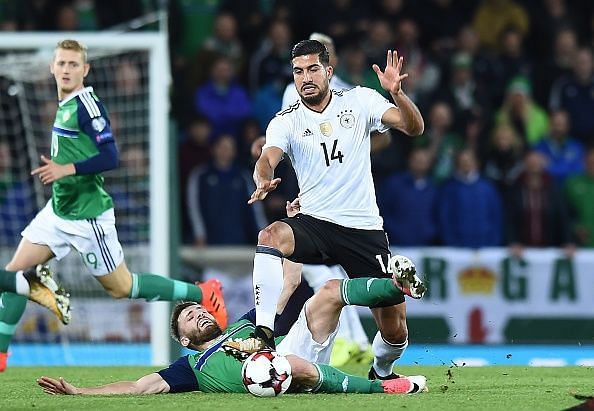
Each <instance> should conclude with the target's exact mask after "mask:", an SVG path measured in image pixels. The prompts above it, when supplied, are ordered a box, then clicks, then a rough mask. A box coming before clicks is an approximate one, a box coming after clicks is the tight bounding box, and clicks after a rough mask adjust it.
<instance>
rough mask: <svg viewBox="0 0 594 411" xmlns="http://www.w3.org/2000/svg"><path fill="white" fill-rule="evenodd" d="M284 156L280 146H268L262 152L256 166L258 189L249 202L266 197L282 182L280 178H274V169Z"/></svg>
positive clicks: (255, 174) (255, 173) (255, 181)
mask: <svg viewBox="0 0 594 411" xmlns="http://www.w3.org/2000/svg"><path fill="white" fill-rule="evenodd" d="M282 158H283V150H281V149H280V148H278V147H267V148H265V149H264V150H263V151H262V154H260V158H259V159H258V161H256V166H255V167H254V183H256V191H254V192H253V193H252V196H251V197H250V199H249V200H248V204H253V203H255V202H256V201H258V200H263V199H264V198H266V196H267V195H268V193H269V192H271V191H272V190H274V189H275V188H276V187H277V186H278V185H279V184H280V182H281V179H280V178H274V169H275V168H276V166H277V165H278V163H280V161H281V160H282Z"/></svg>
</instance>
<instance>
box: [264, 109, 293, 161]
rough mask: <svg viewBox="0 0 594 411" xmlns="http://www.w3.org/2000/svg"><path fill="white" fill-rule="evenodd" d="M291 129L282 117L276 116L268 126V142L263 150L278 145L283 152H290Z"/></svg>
mask: <svg viewBox="0 0 594 411" xmlns="http://www.w3.org/2000/svg"><path fill="white" fill-rule="evenodd" d="M289 137H290V130H289V127H288V125H287V124H286V122H285V121H284V119H283V118H282V117H279V116H276V117H274V118H273V119H272V120H270V123H268V127H267V128H266V144H264V147H262V150H264V149H266V148H268V147H278V148H280V149H281V150H283V153H288V152H289V148H290V141H289Z"/></svg>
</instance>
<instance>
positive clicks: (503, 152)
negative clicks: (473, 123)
mask: <svg viewBox="0 0 594 411" xmlns="http://www.w3.org/2000/svg"><path fill="white" fill-rule="evenodd" d="M525 150H526V147H524V145H523V144H522V140H521V139H520V138H519V137H518V134H517V133H516V132H515V130H514V129H513V128H512V127H511V126H509V125H506V124H503V125H500V126H497V127H496V128H495V129H494V130H493V136H492V138H491V140H490V142H489V146H488V147H487V150H486V155H485V161H484V167H483V174H484V176H485V177H486V178H488V179H489V180H491V181H492V182H493V183H494V184H495V185H496V186H497V188H498V189H499V193H500V194H501V197H502V199H503V202H504V203H506V200H507V198H508V196H509V191H510V189H511V187H512V185H513V184H514V183H515V181H516V179H517V178H518V176H519V175H520V173H521V172H522V159H523V157H524V156H523V153H524V151H525Z"/></svg>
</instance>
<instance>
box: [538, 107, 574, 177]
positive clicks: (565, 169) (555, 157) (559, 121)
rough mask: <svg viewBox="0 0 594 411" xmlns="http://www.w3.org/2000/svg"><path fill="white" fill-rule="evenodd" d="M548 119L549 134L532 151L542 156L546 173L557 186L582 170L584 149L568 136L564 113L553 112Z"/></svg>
mask: <svg viewBox="0 0 594 411" xmlns="http://www.w3.org/2000/svg"><path fill="white" fill-rule="evenodd" d="M550 118H551V120H550V127H549V128H550V132H549V134H547V135H546V136H545V137H544V138H543V139H541V140H540V141H539V142H538V143H537V144H536V145H535V146H534V149H535V150H536V151H539V152H540V153H541V154H543V156H544V158H545V161H546V170H547V172H548V173H549V174H550V175H551V176H552V177H553V178H554V179H555V181H556V183H557V184H559V183H562V182H563V180H564V179H565V178H567V177H569V176H571V175H572V174H578V173H581V172H582V171H583V170H584V147H583V146H582V144H581V143H580V142H579V141H577V140H576V139H574V138H572V137H571V136H570V135H569V129H570V124H569V121H570V120H569V116H568V115H567V113H566V112H565V111H563V110H557V111H553V112H552V113H551V116H550Z"/></svg>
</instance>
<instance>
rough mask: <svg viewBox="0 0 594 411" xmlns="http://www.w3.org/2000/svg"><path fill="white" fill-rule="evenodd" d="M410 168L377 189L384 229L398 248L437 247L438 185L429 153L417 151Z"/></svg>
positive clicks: (412, 156)
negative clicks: (432, 172) (432, 174)
mask: <svg viewBox="0 0 594 411" xmlns="http://www.w3.org/2000/svg"><path fill="white" fill-rule="evenodd" d="M408 168H409V169H408V171H406V172H404V173H399V174H395V175H393V176H391V177H388V178H386V179H385V180H384V181H383V182H382V183H381V184H380V185H379V186H378V187H377V202H378V207H379V209H380V214H381V216H382V217H383V219H384V229H385V230H386V234H387V235H388V238H389V240H390V243H391V244H392V245H394V246H397V247H398V246H401V247H409V246H427V245H433V244H434V243H435V241H436V238H437V186H436V185H435V183H434V182H433V180H432V178H431V176H430V171H431V154H430V153H429V151H428V150H425V149H414V150H413V151H412V152H411V154H410V157H409V163H408Z"/></svg>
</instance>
